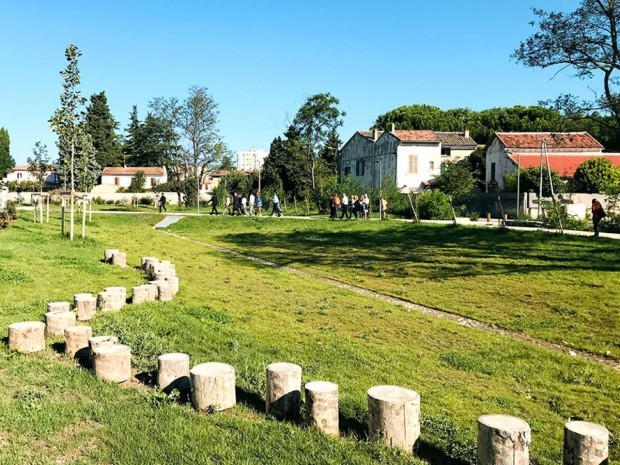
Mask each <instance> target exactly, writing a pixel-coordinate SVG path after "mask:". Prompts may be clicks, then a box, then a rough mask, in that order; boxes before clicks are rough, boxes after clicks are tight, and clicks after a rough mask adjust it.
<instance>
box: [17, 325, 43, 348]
mask: <svg viewBox="0 0 620 465" xmlns="http://www.w3.org/2000/svg"><path fill="white" fill-rule="evenodd" d="M9 349H11V350H21V351H23V352H40V351H42V350H44V349H45V323H43V322H41V321H24V322H21V323H13V324H11V325H9Z"/></svg>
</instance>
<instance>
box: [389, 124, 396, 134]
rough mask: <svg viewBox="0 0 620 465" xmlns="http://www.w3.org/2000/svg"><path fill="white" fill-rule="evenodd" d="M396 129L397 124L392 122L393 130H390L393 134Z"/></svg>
mask: <svg viewBox="0 0 620 465" xmlns="http://www.w3.org/2000/svg"><path fill="white" fill-rule="evenodd" d="M394 129H396V125H395V124H394V123H392V130H391V131H390V132H391V133H392V134H394Z"/></svg>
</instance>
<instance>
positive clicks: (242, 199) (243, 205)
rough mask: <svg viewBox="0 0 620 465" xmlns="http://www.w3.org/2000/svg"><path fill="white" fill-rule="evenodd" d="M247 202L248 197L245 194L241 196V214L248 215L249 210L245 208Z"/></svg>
mask: <svg viewBox="0 0 620 465" xmlns="http://www.w3.org/2000/svg"><path fill="white" fill-rule="evenodd" d="M247 203H248V199H247V198H246V197H245V195H244V196H243V197H241V214H242V215H243V216H248V212H247V210H246V209H245V206H246V205H247Z"/></svg>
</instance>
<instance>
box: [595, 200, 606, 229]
mask: <svg viewBox="0 0 620 465" xmlns="http://www.w3.org/2000/svg"><path fill="white" fill-rule="evenodd" d="M606 216H607V213H605V209H604V208H603V206H602V205H601V202H599V201H598V200H596V199H592V223H593V224H594V237H598V234H599V232H600V227H599V223H600V222H601V220H602V219H603V218H605V217H606Z"/></svg>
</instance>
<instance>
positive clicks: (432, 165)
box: [429, 161, 435, 171]
mask: <svg viewBox="0 0 620 465" xmlns="http://www.w3.org/2000/svg"><path fill="white" fill-rule="evenodd" d="M429 168H430V170H431V171H435V162H434V161H432V162H430V163H429Z"/></svg>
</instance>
